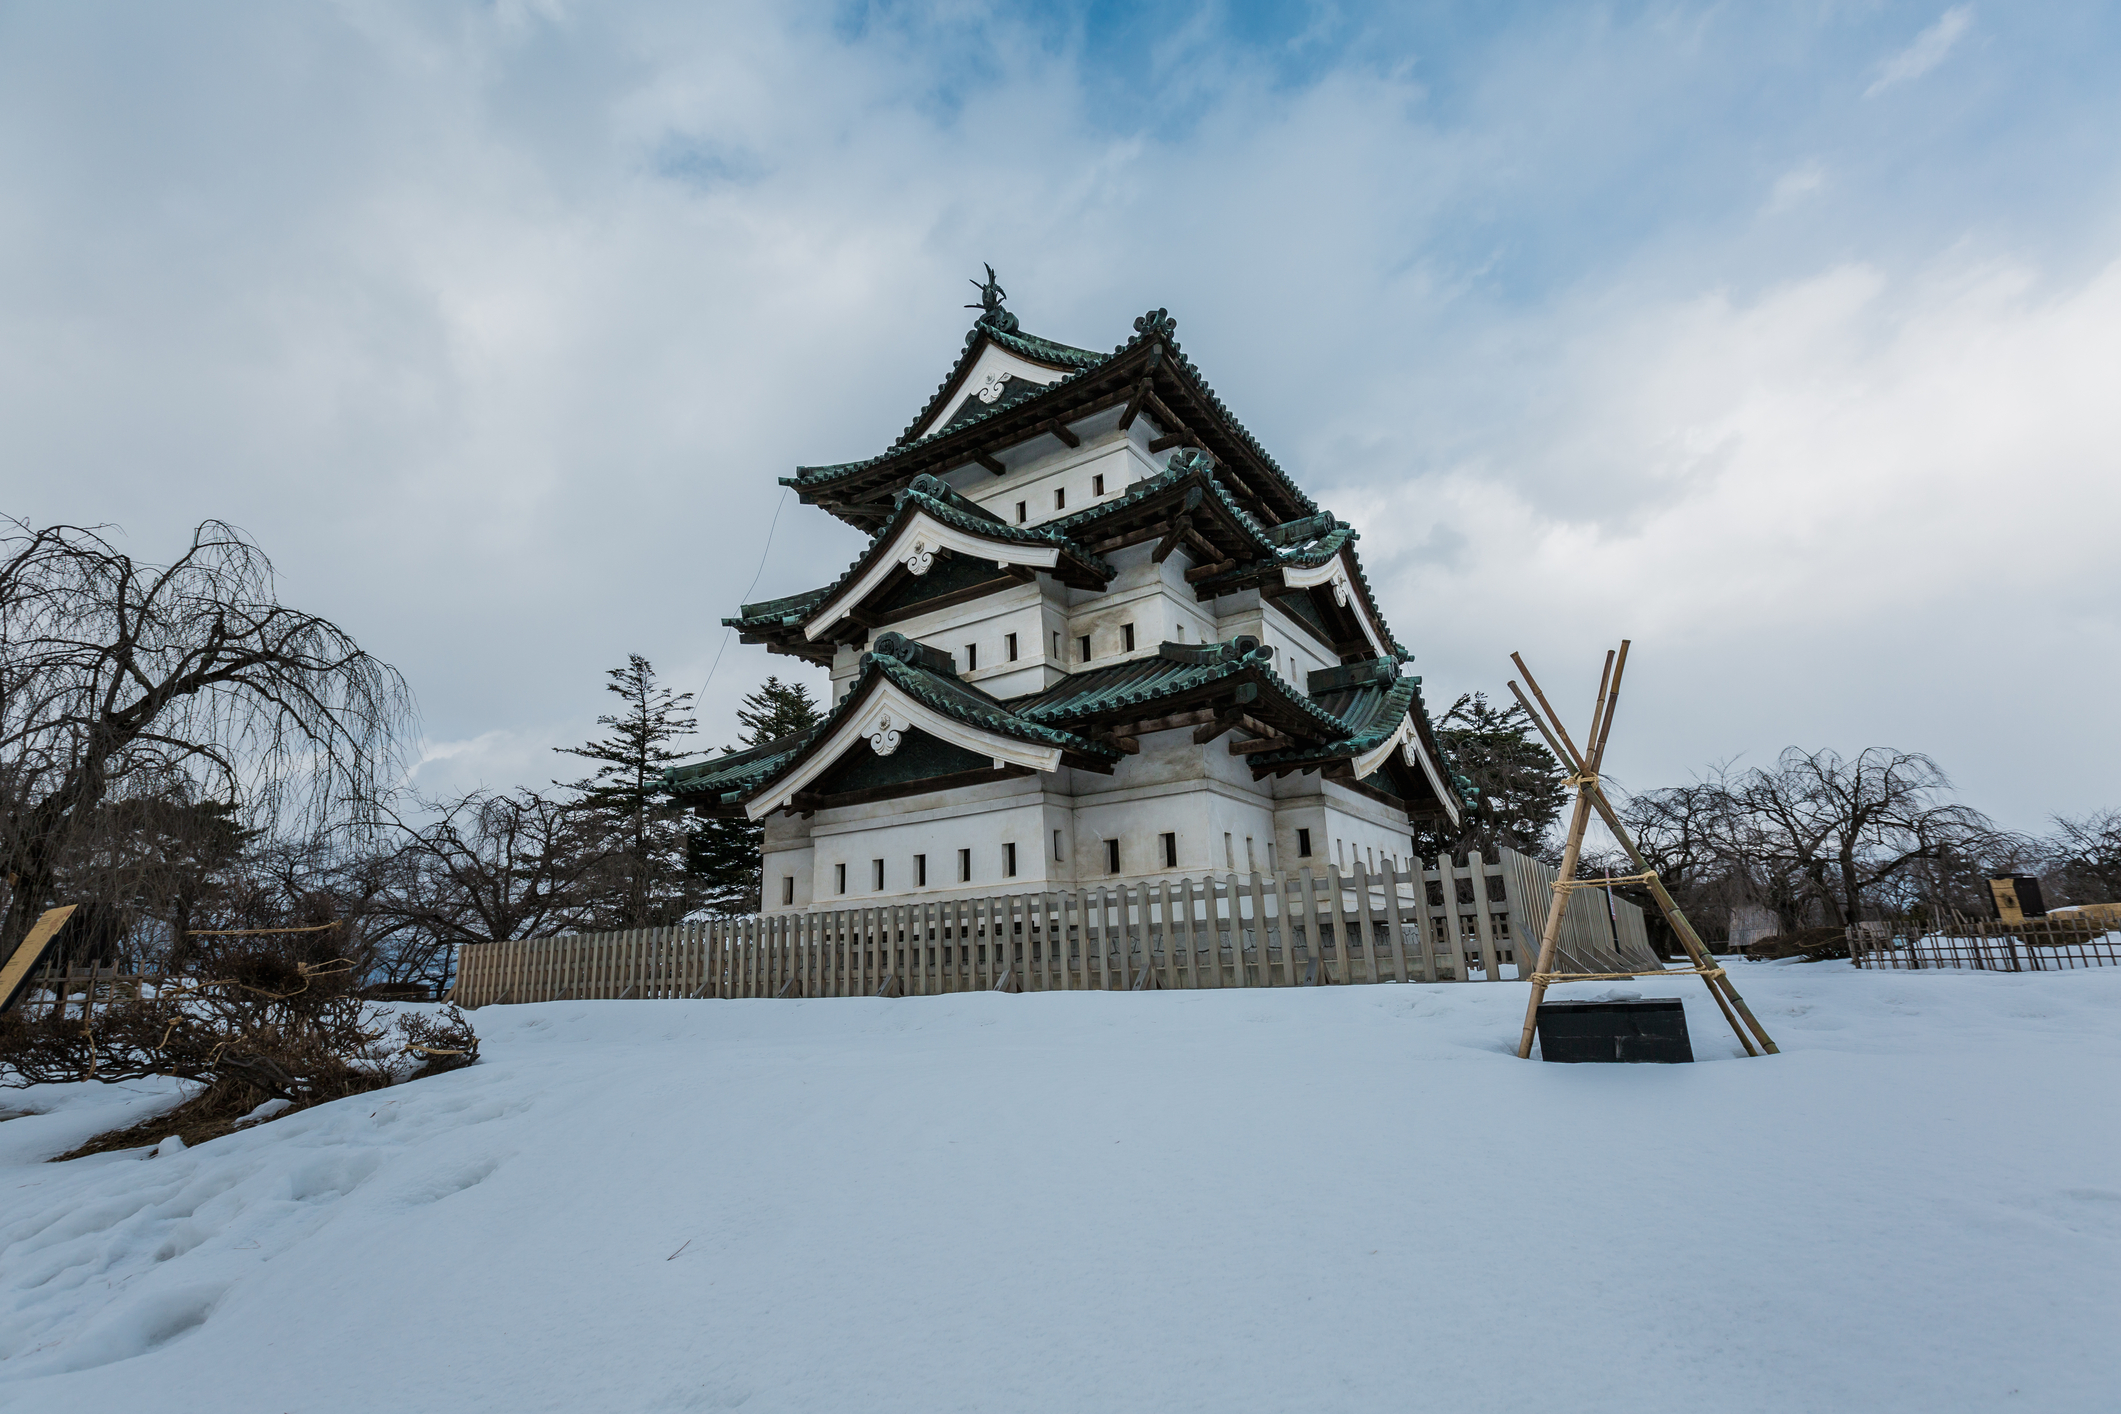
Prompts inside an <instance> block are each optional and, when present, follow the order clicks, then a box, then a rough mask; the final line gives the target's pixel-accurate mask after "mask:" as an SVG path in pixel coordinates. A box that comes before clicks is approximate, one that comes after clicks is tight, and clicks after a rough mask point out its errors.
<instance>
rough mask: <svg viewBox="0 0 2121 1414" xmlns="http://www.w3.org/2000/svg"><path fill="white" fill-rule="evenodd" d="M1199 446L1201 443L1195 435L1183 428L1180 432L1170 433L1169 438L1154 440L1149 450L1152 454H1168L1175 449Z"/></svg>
mask: <svg viewBox="0 0 2121 1414" xmlns="http://www.w3.org/2000/svg"><path fill="white" fill-rule="evenodd" d="M1199 445H1200V443H1199V441H1198V440H1197V439H1196V438H1195V437H1194V435H1193V434H1192V433H1191V432H1188V431H1186V430H1185V429H1184V428H1183V427H1181V428H1180V429H1179V430H1178V431H1176V432H1173V433H1170V434H1169V435H1168V436H1163V437H1157V438H1153V439H1152V440H1151V441H1150V443H1149V450H1150V451H1151V452H1168V451H1170V450H1171V449H1172V448H1173V447H1195V446H1199Z"/></svg>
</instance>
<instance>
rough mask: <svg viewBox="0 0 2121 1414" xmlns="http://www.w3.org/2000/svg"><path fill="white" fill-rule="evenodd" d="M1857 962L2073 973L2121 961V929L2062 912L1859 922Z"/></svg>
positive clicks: (1852, 933) (1852, 934)
mask: <svg viewBox="0 0 2121 1414" xmlns="http://www.w3.org/2000/svg"><path fill="white" fill-rule="evenodd" d="M1849 961H1851V962H1853V963H1855V964H1856V966H1858V967H1869V968H1878V969H1885V970H1899V971H1918V970H1921V969H1924V968H1932V967H1963V968H1970V969H1972V970H1975V971H1981V972H2071V971H2075V970H2077V969H2078V968H2084V967H2117V966H2121V929H2116V928H2115V926H2114V925H2113V924H2112V923H2110V922H2106V921H2104V920H2101V919H2097V918H2084V917H2075V918H2073V917H2070V916H2068V915H2062V916H2059V917H2049V918H2028V919H2026V920H2024V921H2023V922H2020V923H2001V922H1997V921H1995V920H1993V919H1981V918H1958V919H1954V920H1952V921H1950V922H1948V923H1943V924H1900V923H1892V924H1886V925H1883V926H1881V925H1879V924H1875V923H1873V924H1858V925H1857V926H1856V927H1853V928H1851V929H1849Z"/></svg>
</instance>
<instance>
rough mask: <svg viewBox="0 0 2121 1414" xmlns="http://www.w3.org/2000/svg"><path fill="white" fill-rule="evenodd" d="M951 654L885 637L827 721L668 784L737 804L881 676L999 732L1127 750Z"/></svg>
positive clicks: (698, 765)
mask: <svg viewBox="0 0 2121 1414" xmlns="http://www.w3.org/2000/svg"><path fill="white" fill-rule="evenodd" d="M949 665H950V659H949V658H948V656H947V655H944V654H940V653H937V652H936V651H935V650H933V649H929V648H925V647H924V646H923V645H921V644H919V643H917V642H915V641H914V640H912V639H909V638H907V637H905V636H904V635H903V634H897V633H883V634H879V635H877V638H876V641H875V643H874V644H873V645H872V648H871V651H870V652H868V653H865V654H863V655H862V662H861V668H860V671H859V673H858V674H857V676H856V677H855V680H854V684H853V686H852V687H851V688H850V689H849V690H848V692H847V695H846V696H845V697H843V698H841V699H840V701H839V705H837V706H836V707H834V708H833V709H832V711H831V712H830V713H828V714H827V715H826V717H825V719H824V720H823V721H821V722H819V723H818V724H817V725H816V726H814V727H812V728H810V730H808V731H806V732H803V733H802V734H800V735H799V736H791V737H785V738H783V739H782V740H780V741H775V742H769V743H767V744H766V745H764V746H759V747H753V748H751V749H750V750H748V751H739V752H733V753H729V754H725V755H722V756H716V757H710V758H709V759H708V760H705V761H699V762H694V763H692V764H690V765H685V766H673V767H670V768H668V769H666V770H665V771H664V772H663V783H664V785H665V786H666V787H667V788H668V789H669V790H670V791H671V793H672V794H674V795H677V796H680V797H691V798H694V799H698V798H701V797H706V798H708V800H709V801H710V802H711V803H716V804H724V805H734V804H738V803H740V802H742V801H743V800H746V799H748V798H750V797H752V796H754V795H756V794H758V792H759V791H761V790H762V789H764V788H765V787H766V786H768V785H770V784H772V783H773V781H774V780H775V779H776V778H777V777H779V776H780V775H781V774H782V773H784V772H785V771H787V770H789V769H790V768H792V767H793V766H795V765H796V764H797V763H799V762H800V761H801V760H802V759H803V758H804V756H805V755H806V754H807V753H808V751H809V750H810V749H811V748H812V747H813V746H815V745H817V744H819V743H822V742H824V741H826V740H828V739H829V738H830V737H831V736H832V734H833V733H834V732H835V731H836V730H837V729H838V728H839V725H840V724H841V723H842V722H843V721H845V720H846V719H847V718H848V717H850V716H852V715H854V714H856V713H859V712H860V711H862V710H863V709H864V705H865V703H866V700H867V698H868V697H869V695H870V693H871V691H872V690H873V688H872V684H874V683H875V682H876V681H877V680H879V679H885V680H888V681H890V682H891V683H892V684H893V685H894V686H896V687H898V688H899V689H900V690H902V691H903V692H905V693H906V695H907V696H909V697H911V698H913V699H914V700H915V701H917V702H919V703H921V705H923V706H925V707H927V708H929V709H931V710H933V711H936V712H939V713H941V714H943V715H944V716H946V717H951V718H953V719H955V720H957V721H960V722H963V723H965V724H966V725H967V726H971V727H975V728H977V729H979V730H981V731H984V732H991V733H993V734H994V735H996V736H1005V737H1009V738H1011V739H1013V740H1016V741H1028V742H1033V743H1035V744H1037V745H1040V746H1057V747H1059V748H1060V749H1061V750H1063V751H1066V752H1070V753H1072V754H1074V755H1076V756H1081V757H1089V758H1091V759H1093V760H1099V761H1116V760H1118V759H1119V756H1120V752H1119V751H1118V750H1117V749H1115V748H1113V747H1109V746H1105V745H1103V744H1101V743H1098V742H1094V741H1091V740H1090V739H1089V738H1087V737H1083V736H1078V735H1077V734H1076V733H1074V732H1071V731H1067V730H1065V729H1063V728H1060V727H1057V726H1053V725H1050V724H1048V723H1045V722H1034V721H1031V720H1028V719H1027V718H1024V717H1022V716H1020V715H1018V714H1017V713H1015V712H1013V711H1011V710H1010V709H1009V708H1008V707H1007V706H1004V705H1003V704H1002V703H1001V702H998V701H996V700H995V699H994V698H992V697H989V696H988V695H987V694H986V693H984V692H981V691H980V690H979V689H978V688H976V687H974V686H972V685H971V684H970V683H967V682H963V681H961V680H960V679H959V678H958V677H957V676H956V674H955V673H954V672H953V671H950V670H949Z"/></svg>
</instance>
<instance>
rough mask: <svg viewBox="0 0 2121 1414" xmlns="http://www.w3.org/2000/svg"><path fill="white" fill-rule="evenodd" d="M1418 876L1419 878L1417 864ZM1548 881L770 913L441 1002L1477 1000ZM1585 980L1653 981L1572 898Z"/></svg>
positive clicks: (1336, 885) (664, 933)
mask: <svg viewBox="0 0 2121 1414" xmlns="http://www.w3.org/2000/svg"><path fill="white" fill-rule="evenodd" d="M1414 863H1415V865H1416V866H1418V864H1419V861H1415V862H1414ZM1553 879H1554V871H1553V870H1552V869H1550V868H1549V867H1547V866H1546V865H1544V864H1541V863H1539V862H1538V861H1537V860H1533V859H1529V858H1527V857H1525V856H1523V855H1520V854H1517V853H1515V852H1514V851H1510V850H1505V851H1503V857H1502V859H1501V860H1500V861H1499V862H1496V863H1481V862H1477V861H1476V862H1473V863H1471V864H1468V863H1463V862H1460V861H1456V860H1439V861H1436V862H1434V863H1432V864H1431V865H1430V866H1429V867H1427V868H1426V869H1424V868H1420V867H1413V868H1409V869H1403V870H1397V871H1391V872H1380V873H1377V874H1370V873H1368V872H1367V871H1366V870H1365V869H1364V868H1363V867H1362V866H1360V865H1358V866H1356V868H1355V869H1354V870H1353V872H1352V873H1347V874H1343V873H1342V872H1341V871H1340V870H1339V869H1338V868H1329V869H1327V870H1326V871H1325V873H1324V874H1323V875H1313V874H1312V873H1311V872H1310V871H1309V870H1303V871H1300V872H1299V873H1296V874H1292V875H1288V876H1285V877H1283V878H1279V879H1272V878H1263V877H1262V876H1260V875H1258V874H1252V875H1249V876H1243V875H1237V874H1225V875H1221V876H1210V877H1203V878H1197V879H1195V878H1173V879H1157V880H1151V881H1148V882H1145V883H1137V884H1122V885H1112V886H1094V887H1090V888H1083V889H1063V890H1056V891H1049V892H1044V893H1023V894H1010V895H997V896H991V897H981V898H957V899H938V900H932V901H919V900H916V901H910V902H899V903H886V904H880V905H878V906H875V907H870V908H849V909H833V910H820V911H809V912H788V913H767V914H758V915H753V916H749V917H743V918H732V919H721V920H714V921H708V922H698V923H683V924H678V925H676V926H673V927H668V928H644V929H638V930H635V931H631V932H621V933H597V934H563V935H560V936H557V937H549V938H531V939H521V940H517V941H512V942H503V943H480V944H471V945H467V946H464V947H461V948H459V949H458V954H457V978H456V986H455V989H454V990H453V992H452V993H451V998H450V999H451V1000H452V1001H455V1002H456V1003H457V1004H459V1005H461V1006H469V1007H476V1006H486V1005H491V1004H495V1003H501V1002H543V1001H568V1000H583V999H591V998H651V997H666V998H667V997H687V998H690V997H844V996H877V995H884V996H923V995H933V994H937V993H943V992H964V991H973V990H988V989H1000V990H1004V991H1072V990H1091V991H1119V990H1131V991H1141V990H1146V989H1149V988H1196V987H1291V986H1315V985H1319V984H1322V983H1349V982H1417V981H1418V982H1453V981H1469V980H1471V977H1472V974H1473V973H1474V972H1475V971H1480V972H1481V973H1483V975H1484V976H1485V977H1486V979H1487V980H1488V981H1491V982H1492V981H1497V980H1500V979H1501V976H1502V968H1503V966H1505V965H1508V964H1510V963H1512V962H1513V961H1516V962H1518V963H1519V964H1520V966H1519V970H1520V971H1521V972H1529V971H1530V965H1531V958H1530V957H1529V956H1528V955H1526V956H1523V957H1521V958H1520V957H1518V956H1517V949H1518V947H1519V945H1520V943H1522V945H1523V946H1524V947H1526V948H1527V949H1528V950H1529V949H1532V948H1536V947H1537V945H1538V932H1539V929H1540V928H1541V927H1542V926H1543V925H1544V923H1545V921H1546V915H1547V908H1548V905H1549V901H1550V900H1551V898H1552V896H1553V893H1552V888H1551V885H1552V882H1553ZM1561 947H1562V952H1563V955H1564V956H1563V961H1564V963H1565V965H1567V966H1569V967H1571V968H1573V969H1574V970H1579V971H1612V970H1616V967H1617V965H1618V964H1620V963H1622V962H1625V963H1627V964H1628V965H1630V966H1642V965H1647V966H1656V965H1657V963H1656V960H1655V957H1654V954H1652V953H1651V952H1650V950H1649V947H1648V944H1647V941H1646V940H1645V936H1644V931H1643V922H1642V910H1640V909H1639V908H1636V907H1635V906H1634V905H1632V904H1628V903H1624V902H1617V903H1616V904H1615V905H1614V906H1613V907H1611V908H1610V909H1609V908H1608V900H1607V898H1606V896H1605V895H1604V894H1602V893H1597V892H1594V891H1591V890H1578V891H1576V892H1574V893H1572V894H1571V895H1570V907H1569V911H1568V913H1567V914H1566V915H1565V918H1564V926H1563V930H1562V940H1561Z"/></svg>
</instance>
